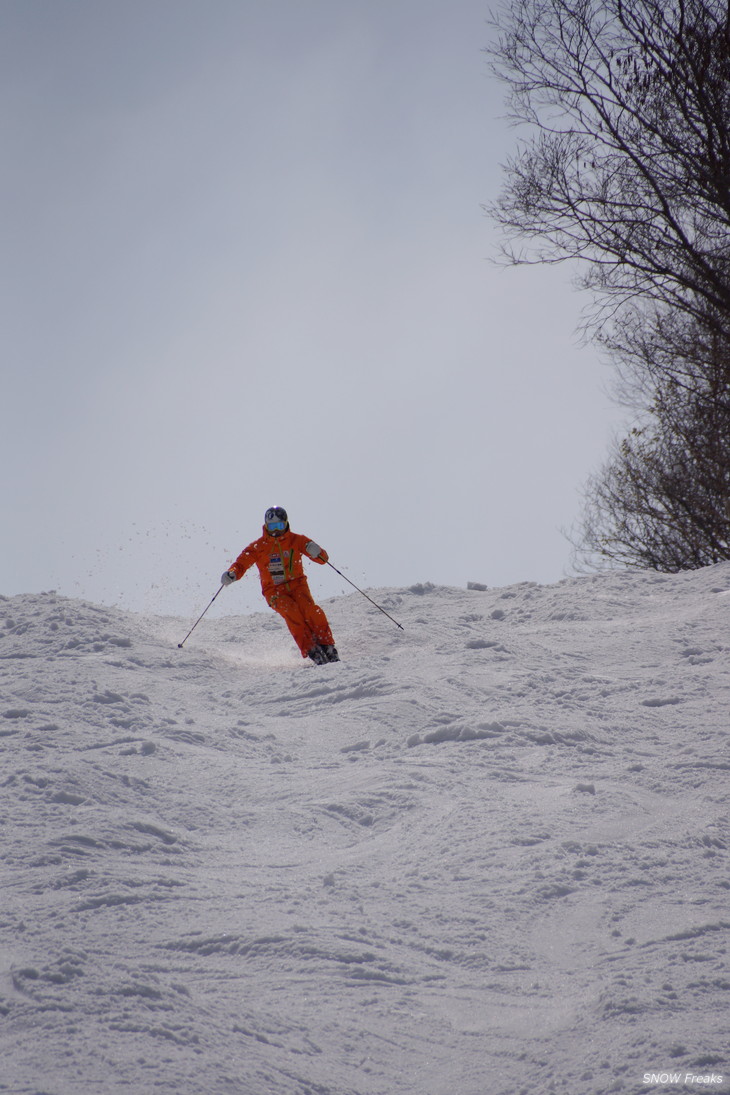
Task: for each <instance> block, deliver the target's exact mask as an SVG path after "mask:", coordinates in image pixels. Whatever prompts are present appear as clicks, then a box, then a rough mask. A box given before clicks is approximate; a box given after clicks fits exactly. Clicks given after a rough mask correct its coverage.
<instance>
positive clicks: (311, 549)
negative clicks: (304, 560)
mask: <svg viewBox="0 0 730 1095" xmlns="http://www.w3.org/2000/svg"><path fill="white" fill-rule="evenodd" d="M304 550H305V551H306V553H307V555H308V556H309V557H310V559H317V558H318V557H319V556H320V555H321V554H322V548H321V547H320V546H319V544H315V542H314V540H310V541H309V543H308V544H307V546H306V547H305V548H304Z"/></svg>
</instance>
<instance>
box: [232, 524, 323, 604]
mask: <svg viewBox="0 0 730 1095" xmlns="http://www.w3.org/2000/svg"><path fill="white" fill-rule="evenodd" d="M263 533H264V534H263V536H260V537H259V538H258V540H254V542H253V543H252V544H249V545H248V547H245V548H244V549H243V551H242V552H241V554H240V555H239V556H238V558H237V559H236V561H235V563H234V564H233V565H232V566H231V568H230V569H231V570H232V571H233V573H234V574H235V575H236V578H242V577H243V575H244V574H245V573H246V571H247V570H248V569H249V568H250V567H252V566H253V565H254V563H255V564H256V566H257V567H258V568H259V574H260V576H261V590H262V592H263V594H264V597H266V598H267V600H268V598H269V595H270V594H271V593H273V592H274V590H275V589H277V588H280V587H281V586H283V587H284V588H285V589H292V587H294V588H296V584H297V583H298V582H304V583H305V584H306V581H307V579H306V576H305V574H304V565H303V563H302V555H303V554H305V555H307V556H308V557H309V558H310V559H313V560H314V561H315V563H326V562H327V559H328V555H327V552H326V551H325V550H324V548H321V547H320V546H319V544H315V543H314V541H313V540H310V539H309V537H308V536H303V535H301V533H298V532H292V531H291V529H287V531H286V532H285V533H283V535H281V536H272V535H271V533H270V532H267V530H266V526H264V529H263Z"/></svg>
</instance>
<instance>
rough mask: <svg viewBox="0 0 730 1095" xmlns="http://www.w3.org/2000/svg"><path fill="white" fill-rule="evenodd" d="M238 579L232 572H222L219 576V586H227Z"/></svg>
mask: <svg viewBox="0 0 730 1095" xmlns="http://www.w3.org/2000/svg"><path fill="white" fill-rule="evenodd" d="M236 581H238V579H237V578H236V575H235V574H234V573H233V571H232V570H224V571H223V573H222V574H221V585H222V586H229V585H230V584H231V582H236Z"/></svg>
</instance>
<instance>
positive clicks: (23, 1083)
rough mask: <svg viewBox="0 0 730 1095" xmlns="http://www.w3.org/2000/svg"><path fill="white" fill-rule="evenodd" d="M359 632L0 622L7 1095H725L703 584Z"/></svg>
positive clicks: (385, 624) (722, 884) (725, 570)
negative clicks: (333, 646)
mask: <svg viewBox="0 0 730 1095" xmlns="http://www.w3.org/2000/svg"><path fill="white" fill-rule="evenodd" d="M315 588H316V582H315ZM373 596H374V597H376V599H377V598H379V599H380V601H381V603H382V604H383V605H384V606H385V607H386V608H387V609H388V611H389V612H391V613H392V614H393V615H394V616H395V617H396V618H397V619H399V620H400V621H401V622H402V623H403V625H404V627H405V629H406V630H405V631H404V632H400V631H398V630H397V629H396V628H395V627H394V626H393V625H392V624H391V623H390V622H389V621H388V620H387V619H386V618H385V617H384V616H382V615H381V614H380V613H378V612H377V611H376V610H375V609H374V608H372V607H371V606H370V605H368V603H367V602H366V601H364V600H363V598H361V597H360V596H359V595H358V594H353V595H352V596H351V597H343V598H335V599H333V600H331V601H328V602H326V608H327V612H328V615H329V616H330V619H331V622H332V624H333V628H334V631H335V635H336V638H337V641H338V645H339V648H340V651H341V654H342V657H343V661H342V662H341V663H340V664H336V665H330V666H324V667H316V666H314V665H312V664H310V663H309V662H304V661H302V660H301V659H300V658H299V656H298V653H297V652H296V651H295V649H294V646H293V644H292V642H291V640H290V638H289V636H288V634H287V633H286V631H285V629H284V627H283V624H282V623H281V621H280V620H279V619H278V618H277V617H275V616H274V615H273V614H271V613H268V614H261V615H254V616H240V617H223V616H218V617H217V618H216V616H215V612H216V610H217V609H218V605H216V606H214V609H213V610H211V612H210V613H209V615H208V616H207V617H206V618H205V620H204V621H203V622H202V623H201V624H200V626H199V627H198V629H197V630H196V631H195V632H194V634H193V636H192V637H191V638H190V640H188V642H187V644H186V646H185V647H184V649H183V650H179V649H178V648H177V643H178V642H179V641H180V639H181V638H182V637H183V636H184V635H185V633H186V631H187V630H188V627H189V625H190V620H171V619H161V618H143V617H139V616H133V615H129V614H126V613H123V612H119V611H115V610H113V609H109V608H102V607H98V606H95V605H92V604H87V603H84V602H80V601H73V600H66V599H64V598H62V597H59V596H57V595H55V594H42V595H38V596H35V595H34V596H31V595H27V596H21V597H12V598H4V599H0V635H1V636H2V637H0V749H2V753H3V763H2V775H1V776H0V785H1V787H2V799H1V802H2V814H1V816H2V821H3V842H2V880H1V881H2V897H1V899H0V900H1V904H0V940H1V941H2V951H1V952H0V955H1V964H0V1025H1V1029H2V1043H1V1045H0V1049H1V1051H2V1056H1V1058H0V1060H1V1062H2V1063H1V1066H0V1091H2V1092H12V1093H14V1095H16V1093H17V1095H20V1093H32V1095H40V1093H44V1095H79V1093H89V1095H117V1093H119V1095H121V1093H124V1095H148V1093H150V1095H151V1093H170V1095H172V1093H175V1095H520V1093H523V1095H528V1093H529V1095H537V1093H544V1092H561V1093H566V1095H573V1093H576V1095H578V1093H579V1095H604V1093H608V1092H628V1093H630V1095H633V1093H637V1092H640V1091H646V1090H652V1089H653V1088H655V1087H666V1086H670V1087H675V1088H676V1087H680V1088H681V1089H682V1090H695V1091H699V1090H704V1091H707V1090H712V1091H723V1092H728V1091H730V1082H729V1081H730V1039H729V1036H728V1030H729V1029H730V1023H729V1021H728V1020H729V1016H730V969H729V968H728V942H729V941H730V872H728V844H729V843H730V823H729V821H728V813H727V789H728V788H727V785H728V771H729V770H730V748H729V746H730V667H729V665H728V648H729V646H730V643H729V641H728V638H727V619H728V612H729V610H730V565H720V566H717V567H713V568H709V569H707V570H704V571H699V572H695V573H690V574H685V575H679V576H675V577H666V576H658V575H646V574H638V575H637V574H633V575H632V574H619V575H611V576H600V577H591V578H582V579H575V580H567V581H564V582H561V583H560V584H558V585H555V586H546V587H542V586H537V585H533V584H523V585H518V586H515V587H512V588H509V589H504V590H489V591H483V592H478V591H471V590H469V591H467V590H457V589H451V588H431V587H428V586H426V587H424V586H417V587H413V588H412V589H403V590H397V591H396V590H379V591H375V592H374V593H373ZM234 603H235V602H234V601H231V600H229V601H227V602H226V605H227V607H229V608H230V606H231V604H234ZM647 1074H648V1075H647ZM652 1074H656V1075H652ZM720 1076H722V1077H723V1079H722V1081H720V1080H719V1077H720ZM692 1077H694V1079H692ZM703 1081H704V1082H703Z"/></svg>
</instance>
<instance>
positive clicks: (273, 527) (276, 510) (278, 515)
mask: <svg viewBox="0 0 730 1095" xmlns="http://www.w3.org/2000/svg"><path fill="white" fill-rule="evenodd" d="M264 522H265V524H266V528H267V530H268V531H269V532H273V533H275V532H286V530H287V529H288V528H289V518H288V517H287V515H286V510H285V509H282V507H281V506H270V507H269V509H267V511H266V513H265V514H264Z"/></svg>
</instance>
